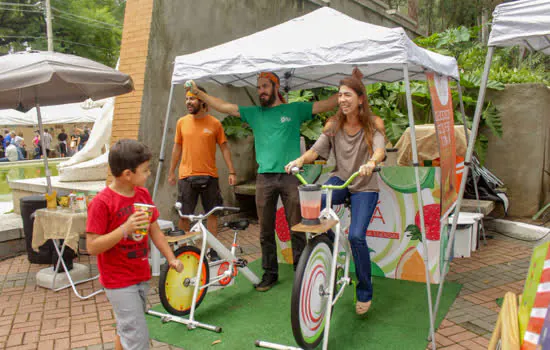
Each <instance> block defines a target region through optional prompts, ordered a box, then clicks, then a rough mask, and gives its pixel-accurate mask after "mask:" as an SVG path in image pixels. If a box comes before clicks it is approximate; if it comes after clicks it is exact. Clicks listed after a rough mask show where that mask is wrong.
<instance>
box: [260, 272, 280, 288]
mask: <svg viewBox="0 0 550 350" xmlns="http://www.w3.org/2000/svg"><path fill="white" fill-rule="evenodd" d="M277 279H278V277H277V275H268V274H266V273H264V275H263V276H262V281H261V282H260V283H258V284H257V285H255V286H254V288H256V290H257V291H258V292H266V291H268V290H270V289H271V287H273V286H274V285H275V283H277Z"/></svg>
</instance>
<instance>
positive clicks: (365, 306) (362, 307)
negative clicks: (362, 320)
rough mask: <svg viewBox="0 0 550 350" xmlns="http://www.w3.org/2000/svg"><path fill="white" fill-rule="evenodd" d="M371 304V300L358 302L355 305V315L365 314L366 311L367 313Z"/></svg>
mask: <svg viewBox="0 0 550 350" xmlns="http://www.w3.org/2000/svg"><path fill="white" fill-rule="evenodd" d="M371 303H372V300H370V301H367V302H362V301H358V302H357V303H356V304H355V313H357V314H358V315H364V314H366V313H367V311H369V309H370V306H371Z"/></svg>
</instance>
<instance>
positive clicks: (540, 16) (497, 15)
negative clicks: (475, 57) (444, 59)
mask: <svg viewBox="0 0 550 350" xmlns="http://www.w3.org/2000/svg"><path fill="white" fill-rule="evenodd" d="M516 45H519V46H523V47H525V48H527V49H529V50H530V51H540V52H543V53H545V54H547V55H550V0H519V1H514V2H510V3H504V4H501V5H498V6H497V7H496V8H495V11H494V12H493V22H492V29H491V34H490V36H489V43H488V47H489V48H488V51H487V57H486V60H485V68H484V71H483V76H482V78H481V84H480V88H479V97H478V100H477V105H476V110H475V114H474V120H473V122H472V131H471V133H470V137H469V141H468V149H467V150H466V155H465V159H464V173H463V175H462V182H461V184H460V192H459V195H458V201H457V204H456V211H455V212H460V207H461V204H462V199H463V196H464V190H465V188H466V181H467V178H468V173H469V171H470V165H471V164H470V162H471V160H472V154H473V150H474V144H475V139H476V137H477V132H478V127H479V121H480V119H481V113H482V111H483V104H484V102H485V92H486V90H487V80H488V78H489V71H490V68H491V61H492V58H493V54H494V51H495V48H496V47H506V46H516ZM457 221H458V215H455V216H454V219H453V223H452V229H451V233H450V237H449V241H450V242H452V241H453V239H454V234H455V231H456V225H457ZM450 253H451V245H449V246H448V247H447V252H446V254H445V257H446V258H447V257H448V256H450ZM448 263H449V262H448V260H447V259H446V261H445V266H444V267H443V269H442V273H443V279H442V283H440V285H439V291H438V294H437V299H436V303H435V308H434V309H435V310H434V313H436V312H437V309H438V307H439V300H440V299H441V294H442V290H443V282H444V281H445V276H446V271H447V266H448Z"/></svg>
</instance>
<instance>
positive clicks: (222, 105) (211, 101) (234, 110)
mask: <svg viewBox="0 0 550 350" xmlns="http://www.w3.org/2000/svg"><path fill="white" fill-rule="evenodd" d="M185 90H187V91H191V92H192V93H193V94H195V95H197V97H198V98H199V99H200V100H202V101H204V102H205V103H206V104H207V105H208V107H212V108H214V109H215V110H216V111H218V112H220V113H223V114H229V115H233V116H235V117H240V116H241V113H240V112H239V106H238V105H236V104H234V103H229V102H226V101H224V100H222V99H221V98H217V97H214V96H210V95H208V94H207V93H206V92H204V91H201V90H199V89H198V88H197V85H196V84H195V82H194V81H193V80H189V81H187V82H186V83H185Z"/></svg>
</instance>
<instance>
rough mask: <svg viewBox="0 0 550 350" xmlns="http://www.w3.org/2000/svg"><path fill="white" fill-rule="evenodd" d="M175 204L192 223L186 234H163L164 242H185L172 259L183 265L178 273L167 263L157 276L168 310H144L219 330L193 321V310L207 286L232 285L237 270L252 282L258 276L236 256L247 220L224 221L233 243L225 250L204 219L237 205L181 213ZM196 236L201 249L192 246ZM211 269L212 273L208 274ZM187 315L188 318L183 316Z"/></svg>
mask: <svg viewBox="0 0 550 350" xmlns="http://www.w3.org/2000/svg"><path fill="white" fill-rule="evenodd" d="M175 207H176V209H177V210H178V214H179V216H180V217H181V218H183V219H188V220H189V221H190V222H195V224H194V225H193V227H192V228H191V230H190V231H191V232H190V233H189V234H186V235H179V236H175V237H171V236H168V237H167V240H168V242H171V243H176V244H181V243H184V244H187V245H183V246H181V247H179V248H178V249H177V250H176V251H175V252H174V255H175V256H176V258H177V259H179V260H180V261H181V262H182V264H183V271H182V272H181V273H178V272H177V271H176V270H175V269H172V268H169V267H168V266H167V264H166V265H164V266H163V268H162V270H161V274H160V279H159V295H160V300H161V302H162V306H163V307H164V308H165V309H166V311H168V312H169V313H168V314H165V313H161V312H158V311H154V310H148V311H147V313H148V314H150V315H153V316H159V317H161V321H162V322H163V323H166V322H178V323H182V324H185V325H187V328H189V329H194V328H197V327H201V328H204V329H207V330H210V331H214V332H217V333H221V331H222V328H221V327H218V326H213V325H209V324H205V323H201V322H198V321H196V320H195V311H196V309H197V308H198V307H199V305H200V304H201V303H202V301H203V300H204V298H205V296H206V293H207V291H208V288H209V287H211V288H212V287H216V288H224V287H226V286H228V285H230V284H232V282H233V280H234V278H235V277H236V276H237V273H238V272H241V273H242V274H243V275H244V276H245V277H246V278H247V279H248V280H249V281H250V282H251V283H252V284H258V283H259V282H260V279H259V278H258V277H257V276H256V275H255V274H254V273H253V272H252V271H251V270H250V269H249V268H248V267H247V265H248V262H247V261H246V260H245V259H240V258H237V257H236V249H237V247H238V246H237V236H238V232H239V231H242V230H245V229H246V228H247V227H248V225H249V222H248V220H247V219H240V220H235V221H230V222H228V223H226V224H225V226H226V227H229V228H230V229H232V230H233V231H234V236H233V244H232V246H231V250H229V249H227V248H226V247H225V246H224V245H223V244H222V243H221V242H220V241H219V240H218V239H217V238H216V237H215V236H214V235H213V234H212V233H211V232H210V231H208V229H207V228H206V226H205V225H204V221H205V220H206V219H207V218H208V217H209V216H210V215H212V214H214V213H217V212H223V211H226V212H238V211H239V210H240V209H239V208H233V207H215V208H213V209H212V210H210V211H209V212H208V213H206V214H201V215H183V214H182V212H181V208H182V206H181V203H179V202H178V203H176V205H175ZM197 239H202V246H201V248H198V247H197V246H195V245H193V244H194V241H195V240H197ZM207 245H208V246H210V247H211V249H210V252H212V253H211V254H209V255H210V256H209V257H208V258H207V250H206V247H207ZM213 252H215V254H214V253H213ZM214 256H215V257H216V258H214ZM212 272H214V273H215V275H211V274H212ZM187 315H189V318H184V317H183V316H187Z"/></svg>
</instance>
